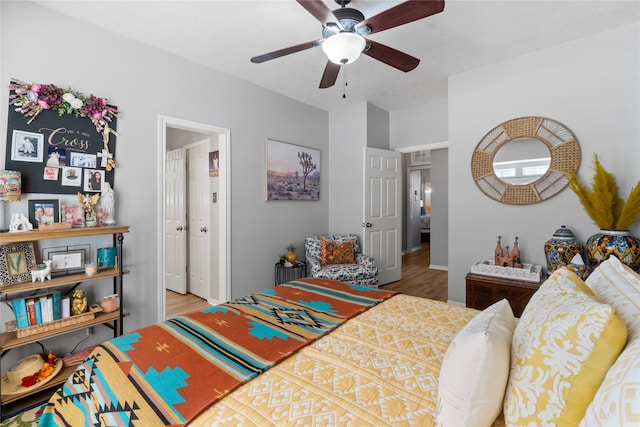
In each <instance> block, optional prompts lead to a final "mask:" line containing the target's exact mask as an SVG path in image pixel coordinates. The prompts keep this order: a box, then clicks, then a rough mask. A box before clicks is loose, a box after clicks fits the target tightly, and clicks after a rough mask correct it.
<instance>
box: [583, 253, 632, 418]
mask: <svg viewBox="0 0 640 427" xmlns="http://www.w3.org/2000/svg"><path fill="white" fill-rule="evenodd" d="M587 285H588V286H589V287H590V288H591V289H592V290H593V292H594V293H595V294H596V296H597V297H598V298H600V299H601V300H602V301H604V302H606V303H607V304H610V305H611V306H612V307H613V308H614V309H615V310H616V312H617V313H618V314H620V317H622V318H623V319H624V321H625V323H626V324H627V328H628V331H629V342H628V343H627V345H626V347H625V349H624V350H623V351H622V353H621V354H620V356H619V357H618V359H617V360H616V362H615V363H614V364H613V366H612V367H611V369H609V372H607V376H606V377H605V379H604V381H603V382H602V385H601V386H600V388H599V389H598V392H597V393H596V395H595V396H594V398H593V401H592V402H591V404H590V405H589V407H588V408H587V412H586V414H585V416H584V418H583V419H582V421H581V422H580V426H585V427H589V426H605V425H614V426H632V425H635V426H640V276H639V275H638V274H637V273H636V272H634V271H633V270H631V269H630V268H629V267H627V266H626V265H624V264H623V263H621V262H620V261H619V260H618V259H617V258H616V257H610V258H609V259H607V261H605V262H603V263H601V264H600V265H599V266H598V268H597V269H596V270H595V271H594V272H593V273H591V275H590V276H589V278H588V279H587Z"/></svg>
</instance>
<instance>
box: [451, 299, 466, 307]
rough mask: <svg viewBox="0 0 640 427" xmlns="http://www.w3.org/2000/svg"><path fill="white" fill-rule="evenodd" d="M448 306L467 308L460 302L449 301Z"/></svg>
mask: <svg viewBox="0 0 640 427" xmlns="http://www.w3.org/2000/svg"><path fill="white" fill-rule="evenodd" d="M447 304H452V305H457V306H460V307H466V305H464V304H463V303H461V302H458V301H451V300H447Z"/></svg>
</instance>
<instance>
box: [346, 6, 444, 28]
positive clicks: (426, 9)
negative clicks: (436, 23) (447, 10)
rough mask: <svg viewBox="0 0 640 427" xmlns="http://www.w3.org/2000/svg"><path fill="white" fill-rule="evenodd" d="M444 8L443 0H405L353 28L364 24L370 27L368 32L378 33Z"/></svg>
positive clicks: (438, 11) (433, 13)
mask: <svg viewBox="0 0 640 427" xmlns="http://www.w3.org/2000/svg"><path fill="white" fill-rule="evenodd" d="M443 10H444V0H407V1H405V2H404V3H400V4H399V5H397V6H394V7H392V8H390V9H387V10H385V11H384V12H380V13H379V14H377V15H374V16H371V17H369V18H367V19H365V20H364V21H362V22H360V23H358V25H356V26H355V29H356V30H357V29H358V28H360V27H362V26H363V25H366V26H367V27H369V28H370V29H371V32H370V33H369V34H373V33H379V32H380V31H384V30H388V29H389V28H394V27H398V26H400V25H404V24H408V23H409V22H413V21H417V20H419V19H422V18H426V17H427V16H431V15H435V14H436V13H440V12H442V11H443Z"/></svg>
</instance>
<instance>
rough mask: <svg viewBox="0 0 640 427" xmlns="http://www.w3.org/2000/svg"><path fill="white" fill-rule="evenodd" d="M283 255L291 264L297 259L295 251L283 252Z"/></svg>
mask: <svg viewBox="0 0 640 427" xmlns="http://www.w3.org/2000/svg"><path fill="white" fill-rule="evenodd" d="M284 257H285V258H286V260H287V261H289V262H290V263H291V264H295V262H296V260H297V259H298V255H296V253H295V252H294V251H289V252H287V253H286V254H284Z"/></svg>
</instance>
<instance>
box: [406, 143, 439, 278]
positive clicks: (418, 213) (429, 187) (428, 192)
mask: <svg viewBox="0 0 640 427" xmlns="http://www.w3.org/2000/svg"><path fill="white" fill-rule="evenodd" d="M448 147H449V143H448V142H440V143H433V144H424V145H419V146H412V147H402V148H397V149H396V151H399V152H401V153H403V168H404V170H405V175H404V176H405V177H406V181H405V185H404V191H403V194H404V197H403V209H404V212H403V224H402V226H403V239H404V242H403V250H404V252H405V253H411V252H412V249H413V248H422V246H423V243H424V240H427V239H428V241H429V245H430V247H431V248H432V249H433V248H437V250H434V251H431V256H430V260H429V263H430V264H429V268H432V269H438V270H447V269H448V239H449V225H448V216H449V213H448V205H449V202H448V173H449V172H448V163H449V161H448ZM427 154H428V155H427ZM412 158H413V160H412ZM426 170H428V174H427V173H426ZM414 171H418V172H414ZM412 173H414V177H413V179H414V180H415V184H414V187H413V188H412V187H411V179H412V178H411V174H412ZM418 175H419V176H418ZM423 208H424V212H423ZM428 211H430V213H428ZM411 215H412V216H413V217H412V218H411ZM427 216H428V224H427V223H426V220H427V218H426V217H427ZM423 219H424V220H425V221H422V220H423ZM412 224H413V225H412Z"/></svg>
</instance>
